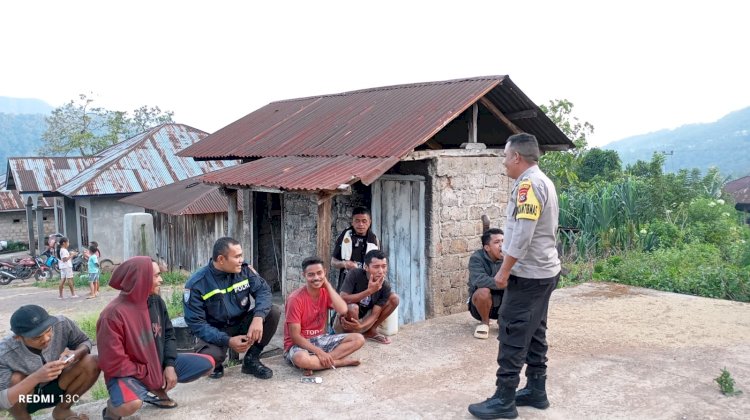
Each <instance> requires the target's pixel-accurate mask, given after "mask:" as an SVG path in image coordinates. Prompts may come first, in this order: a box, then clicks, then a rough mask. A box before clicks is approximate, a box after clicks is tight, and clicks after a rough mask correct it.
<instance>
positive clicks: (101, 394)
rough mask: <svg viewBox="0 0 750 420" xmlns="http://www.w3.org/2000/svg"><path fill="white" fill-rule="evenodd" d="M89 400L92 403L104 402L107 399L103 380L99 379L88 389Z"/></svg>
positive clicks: (107, 393)
mask: <svg viewBox="0 0 750 420" xmlns="http://www.w3.org/2000/svg"><path fill="white" fill-rule="evenodd" d="M89 394H90V395H91V399H92V400H94V401H99V400H106V399H107V398H109V392H107V385H105V384H104V378H99V380H97V381H96V382H95V383H94V386H92V387H91V389H89Z"/></svg>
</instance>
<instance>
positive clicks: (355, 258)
mask: <svg viewBox="0 0 750 420" xmlns="http://www.w3.org/2000/svg"><path fill="white" fill-rule="evenodd" d="M371 224H372V220H371V217H370V210H368V209H367V208H365V207H357V208H355V209H354V211H352V225H351V226H349V227H348V228H346V230H344V231H343V232H341V234H340V235H339V237H338V239H336V247H335V248H334V249H333V255H332V256H331V267H333V268H338V269H339V270H340V271H339V279H338V282H337V283H336V291H337V292H340V291H341V285H342V284H343V283H344V278H346V273H347V271H349V270H354V269H355V268H362V266H363V265H364V262H365V254H367V252H368V251H372V250H373V249H380V242H379V241H378V238H377V236H375V234H374V233H372V230H371V229H370V225H371Z"/></svg>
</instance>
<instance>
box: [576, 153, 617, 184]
mask: <svg viewBox="0 0 750 420" xmlns="http://www.w3.org/2000/svg"><path fill="white" fill-rule="evenodd" d="M620 174H622V163H621V162H620V156H619V155H618V154H617V152H615V151H614V150H602V149H599V148H597V147H594V148H593V149H589V150H587V151H586V152H585V153H583V154H582V155H581V159H580V164H579V166H578V179H579V180H580V181H581V182H589V181H592V180H594V179H595V178H598V179H603V180H605V181H612V180H614V179H615V178H617V177H618V176H620Z"/></svg>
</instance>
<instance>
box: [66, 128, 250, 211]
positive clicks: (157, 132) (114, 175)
mask: <svg viewBox="0 0 750 420" xmlns="http://www.w3.org/2000/svg"><path fill="white" fill-rule="evenodd" d="M207 135H208V134H207V133H206V132H204V131H201V130H198V129H196V128H193V127H190V126H187V125H184V124H173V123H170V124H162V125H159V126H157V127H154V128H152V129H150V130H148V131H146V132H144V133H141V134H139V135H137V136H134V137H132V138H130V139H128V140H125V141H123V142H120V143H118V144H116V145H114V146H111V147H110V148H108V149H105V150H103V151H102V152H100V153H99V158H98V159H97V160H96V162H94V163H93V164H91V165H90V166H89V167H87V168H86V169H85V170H83V171H81V172H80V173H79V174H77V175H76V176H75V177H73V178H71V179H70V180H68V181H67V182H66V183H65V184H64V185H62V186H60V187H59V188H58V192H59V193H61V194H63V195H67V196H70V197H80V196H96V195H115V194H132V193H139V192H142V191H148V190H152V189H154V188H158V187H161V186H163V185H167V184H171V183H173V182H176V181H181V180H183V179H186V178H190V177H193V176H197V175H201V174H204V173H206V172H210V171H214V170H217V169H222V168H227V167H230V166H234V165H235V164H236V162H234V161H228V162H224V161H212V162H196V161H194V160H193V159H189V158H184V157H178V156H176V153H177V152H178V151H180V150H182V149H184V148H185V147H187V146H190V145H191V144H193V143H195V142H197V141H198V140H201V139H203V138H205V137H206V136H207Z"/></svg>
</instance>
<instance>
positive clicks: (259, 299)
mask: <svg viewBox="0 0 750 420" xmlns="http://www.w3.org/2000/svg"><path fill="white" fill-rule="evenodd" d="M184 307H185V322H186V323H187V324H188V326H189V327H190V329H191V330H192V331H193V335H195V336H196V337H197V338H198V340H197V341H198V342H197V344H196V346H195V352H196V353H202V354H208V355H210V356H211V357H213V358H214V361H215V362H216V368H215V369H214V371H213V373H212V374H211V375H209V376H210V377H211V378H214V379H218V378H221V377H222V376H224V367H223V365H222V363H223V362H224V359H226V357H227V350H228V349H230V348H231V349H232V350H234V351H236V352H237V353H238V354H240V353H245V352H246V353H245V357H244V359H243V361H242V373H246V374H250V375H253V376H255V377H257V378H260V379H269V378H270V377H271V376H273V371H272V370H271V369H269V368H268V367H266V366H265V365H263V363H261V362H260V354H261V352H262V351H263V348H264V347H265V346H266V345H267V344H268V343H269V342H270V341H271V338H272V337H273V335H274V333H275V332H276V327H277V326H278V324H279V315H280V313H281V312H280V311H279V308H278V306H276V305H273V304H272V303H271V288H270V287H269V286H268V284H267V283H266V281H265V280H264V279H263V278H262V277H260V276H259V275H258V273H257V272H256V271H255V270H254V269H253V268H252V267H250V266H249V265H247V264H245V263H244V259H243V256H242V246H241V245H240V243H239V242H237V241H236V240H234V239H232V238H228V237H224V238H219V239H218V240H217V241H216V243H214V247H213V255H212V258H211V261H209V263H208V265H206V266H205V267H202V268H201V269H200V270H198V271H196V272H195V274H193V275H192V276H191V277H190V279H189V280H188V281H187V283H186V284H185V294H184Z"/></svg>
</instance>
